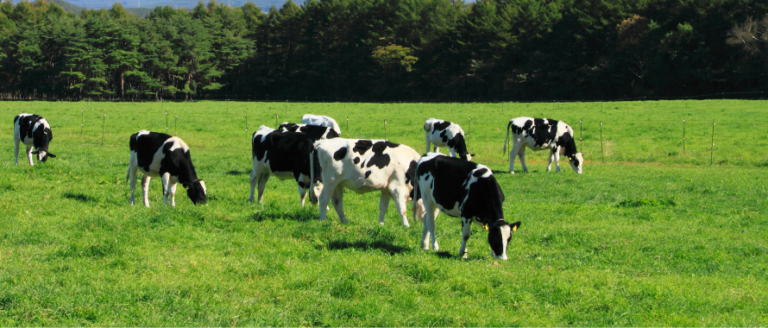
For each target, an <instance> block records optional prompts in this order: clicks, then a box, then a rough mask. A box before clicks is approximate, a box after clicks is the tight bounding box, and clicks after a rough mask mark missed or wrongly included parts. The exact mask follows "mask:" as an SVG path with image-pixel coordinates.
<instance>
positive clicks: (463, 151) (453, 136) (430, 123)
mask: <svg viewBox="0 0 768 328" xmlns="http://www.w3.org/2000/svg"><path fill="white" fill-rule="evenodd" d="M424 133H425V134H426V139H427V150H426V152H427V153H428V152H429V144H430V143H431V144H434V145H435V149H434V152H436V153H437V152H438V150H439V149H440V148H439V147H443V146H448V150H449V151H450V152H451V156H454V157H455V156H456V155H458V156H459V157H460V158H461V159H463V160H465V161H471V160H472V156H474V155H473V154H470V153H469V152H468V151H467V143H466V141H465V140H464V136H465V134H464V130H462V129H461V127H460V126H459V125H458V124H456V123H451V122H448V121H443V120H438V119H435V118H430V119H428V120H427V121H426V122H424Z"/></svg>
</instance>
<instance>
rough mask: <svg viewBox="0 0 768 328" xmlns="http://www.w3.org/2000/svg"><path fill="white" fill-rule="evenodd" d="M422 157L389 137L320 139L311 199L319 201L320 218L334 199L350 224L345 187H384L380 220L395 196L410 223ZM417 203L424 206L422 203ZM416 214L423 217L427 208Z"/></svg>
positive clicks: (363, 190)
mask: <svg viewBox="0 0 768 328" xmlns="http://www.w3.org/2000/svg"><path fill="white" fill-rule="evenodd" d="M418 160H419V153H417V152H416V151H415V150H413V149H412V148H411V147H408V146H405V145H399V144H396V143H392V142H389V141H385V140H365V139H343V138H336V139H328V140H320V141H317V142H316V143H315V145H314V149H313V151H312V162H311V166H312V169H311V172H312V177H311V180H312V188H311V190H310V196H309V199H310V201H311V202H312V203H317V202H318V201H319V203H320V205H319V208H320V220H325V218H326V210H327V209H328V207H327V206H328V203H329V202H330V201H331V200H333V207H334V208H335V209H336V213H337V214H338V215H339V220H341V223H344V224H347V223H349V221H348V220H347V217H346V216H345V215H344V206H343V197H344V188H345V187H346V188H348V189H350V190H352V191H354V192H357V193H359V194H362V193H366V192H371V191H375V190H380V191H381V196H380V198H379V224H384V214H385V213H386V212H387V208H388V207H389V200H390V198H393V199H394V200H395V206H396V208H397V212H398V215H400V219H401V220H402V222H403V225H404V226H406V227H408V226H409V224H408V219H407V218H406V214H407V212H408V209H407V207H406V202H407V201H408V200H410V198H411V197H412V196H411V192H412V190H413V174H414V172H415V169H416V163H417V162H418ZM419 204H420V203H419ZM416 207H417V208H422V207H421V206H420V205H417V206H416ZM416 217H417V218H419V219H421V217H423V211H421V212H417V213H416Z"/></svg>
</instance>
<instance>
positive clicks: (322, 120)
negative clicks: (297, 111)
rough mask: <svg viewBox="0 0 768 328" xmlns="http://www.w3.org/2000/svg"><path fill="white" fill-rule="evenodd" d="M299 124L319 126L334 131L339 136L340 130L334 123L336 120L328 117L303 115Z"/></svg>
mask: <svg viewBox="0 0 768 328" xmlns="http://www.w3.org/2000/svg"><path fill="white" fill-rule="evenodd" d="M301 123H304V124H307V125H319V126H324V127H328V128H332V129H333V131H336V134H338V135H341V129H340V128H339V124H338V123H336V120H334V119H332V118H330V117H328V116H324V115H313V114H304V116H303V117H302V118H301Z"/></svg>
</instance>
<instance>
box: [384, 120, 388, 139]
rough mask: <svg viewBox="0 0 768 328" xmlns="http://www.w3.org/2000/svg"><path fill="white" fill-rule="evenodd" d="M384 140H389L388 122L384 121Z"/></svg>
mask: <svg viewBox="0 0 768 328" xmlns="http://www.w3.org/2000/svg"><path fill="white" fill-rule="evenodd" d="M384 140H387V120H384Z"/></svg>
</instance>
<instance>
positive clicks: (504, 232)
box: [491, 225, 512, 260]
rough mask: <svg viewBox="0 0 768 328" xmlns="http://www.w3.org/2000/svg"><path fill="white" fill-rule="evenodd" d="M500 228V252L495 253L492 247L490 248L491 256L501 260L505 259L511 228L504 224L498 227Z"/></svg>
mask: <svg viewBox="0 0 768 328" xmlns="http://www.w3.org/2000/svg"><path fill="white" fill-rule="evenodd" d="M500 230H501V243H502V245H503V246H502V253H501V254H499V255H497V254H495V253H494V252H493V249H491V256H493V257H494V258H497V259H501V260H507V259H508V258H507V246H509V237H510V236H511V235H512V228H510V227H509V225H505V226H503V227H501V228H500Z"/></svg>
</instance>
